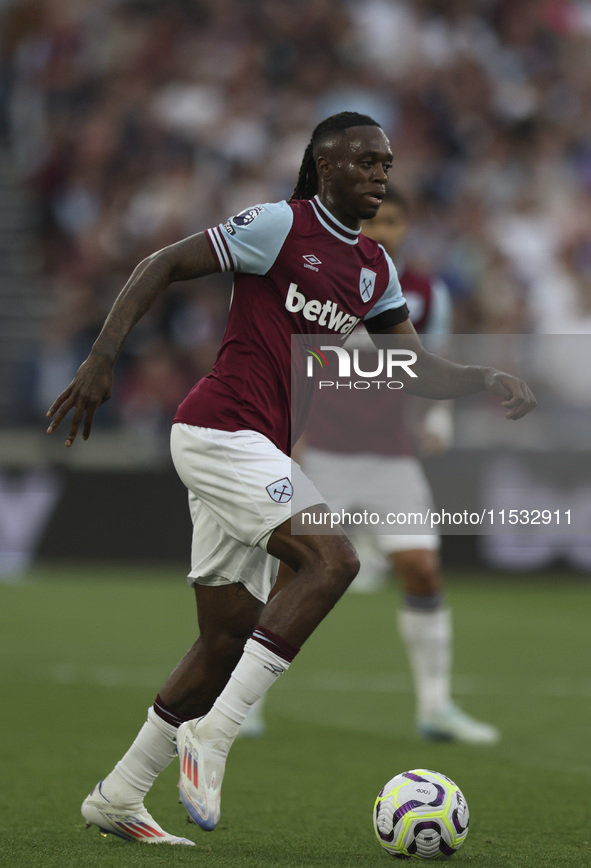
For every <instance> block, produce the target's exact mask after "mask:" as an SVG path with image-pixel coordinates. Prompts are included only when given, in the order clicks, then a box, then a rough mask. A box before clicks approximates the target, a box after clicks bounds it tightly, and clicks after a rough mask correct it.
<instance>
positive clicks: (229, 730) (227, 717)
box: [200, 627, 299, 750]
mask: <svg viewBox="0 0 591 868" xmlns="http://www.w3.org/2000/svg"><path fill="white" fill-rule="evenodd" d="M298 651H299V648H296V647H295V646H294V645H291V644H290V643H289V642H286V641H285V640H284V639H282V638H281V637H280V636H277V635H276V634H274V633H273V632H271V631H270V630H267V629H266V628H265V627H257V628H256V630H255V631H254V633H253V634H252V636H251V638H250V639H248V641H247V642H246V645H245V646H244V652H243V654H242V657H241V658H240V660H239V661H238V664H237V665H236V668H235V669H234V671H233V673H232V675H231V676H230V680H229V681H228V683H227V685H226V686H225V688H224V689H223V691H222V692H221V694H220V695H219V696H218V698H217V699H216V701H215V702H214V704H213V708H212V709H211V711H210V712H209V713H208V714H207V715H206V716H205V718H203V720H202V722H201V724H200V732H201V736H202V738H205V739H207V738H208V736H210V735H211V737H212V738H215V740H216V741H219V742H220V745H219V747H220V748H221V749H222V750H223V749H226V750H229V749H230V746H231V744H232V742H233V741H234V739H235V737H236V735H237V734H238V730H239V728H240V725H241V724H242V723H243V721H244V719H245V717H246V715H247V714H248V712H249V710H250V708H251V707H252V705H254V703H255V702H256V701H257V699H259V698H260V697H261V696H263V695H264V694H265V693H266V692H267V690H268V689H269V687H270V686H271V685H272V684H274V682H275V681H276V680H277V678H278V677H279V676H280V675H281V674H282V673H283V672H285V671H286V670H287V669H288V668H289V665H290V663H291V662H292V660H293V658H294V657H295V655H296V654H297V653H298Z"/></svg>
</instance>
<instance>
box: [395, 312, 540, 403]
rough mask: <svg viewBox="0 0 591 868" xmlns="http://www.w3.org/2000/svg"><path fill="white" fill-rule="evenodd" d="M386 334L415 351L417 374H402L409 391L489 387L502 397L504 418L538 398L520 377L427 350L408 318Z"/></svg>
mask: <svg viewBox="0 0 591 868" xmlns="http://www.w3.org/2000/svg"><path fill="white" fill-rule="evenodd" d="M385 333H386V334H395V335H400V336H403V343H402V344H401V346H404V348H405V349H410V350H412V351H413V352H415V353H416V354H417V361H416V363H415V364H414V365H413V371H414V372H415V373H416V375H417V376H416V377H405V379H404V386H405V388H406V389H407V391H408V392H410V393H411V394H412V395H418V396H420V397H422V398H437V399H445V398H463V397H465V396H466V395H474V394H476V393H477V392H482V391H485V390H486V391H488V392H490V393H491V394H493V395H496V396H497V397H499V398H501V399H502V400H501V406H503V407H505V408H506V410H507V412H506V413H505V418H506V419H511V420H516V419H521V418H522V417H523V416H526V415H527V414H528V413H530V412H531V411H532V410H533V409H534V408H535V407H536V405H537V401H536V399H535V397H534V395H533V393H532V391H531V389H530V388H529V386H528V385H527V383H526V382H525V381H524V380H522V379H521V378H520V377H514V376H513V375H512V374H507V373H505V372H504V371H499V370H497V369H496V368H491V367H486V366H482V365H458V364H456V363H455V362H450V361H449V360H447V359H444V358H442V357H441V356H436V355H434V354H433V353H428V352H427V351H426V350H425V348H424V347H423V346H422V344H421V342H420V339H419V336H418V335H417V333H416V331H415V329H414V326H413V325H412V323H411V322H410V320H406V321H405V322H403V323H400V325H397V326H394V327H392V328H391V329H388V330H387V331H386V332H385Z"/></svg>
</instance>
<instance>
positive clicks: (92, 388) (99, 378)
mask: <svg viewBox="0 0 591 868" xmlns="http://www.w3.org/2000/svg"><path fill="white" fill-rule="evenodd" d="M112 390H113V366H112V364H111V363H110V362H109V361H108V360H107V359H106V358H104V357H102V356H94V357H93V356H92V355H90V356H89V357H88V358H87V359H86V361H85V362H83V363H82V365H80V367H79V368H78V370H77V372H76V375H75V377H74V379H73V380H72V382H71V383H70V385H69V386H68V388H67V389H66V390H65V391H63V392H62V393H61V395H60V396H59V397H58V398H56V400H55V401H54V403H53V404H52V405H51V407H50V408H49V410H48V411H47V414H46V415H47V416H48V417H51V416H55V418H54V419H53V421H52V422H51V424H50V425H49V427H48V429H47V434H53V432H54V431H55V429H56V428H58V427H59V425H60V424H61V422H62V420H63V419H64V417H65V416H66V415H67V414H68V413H69V412H70V410H72V409H74V415H73V416H72V422H71V424H70V431H69V433H68V437H67V439H66V446H68V447H69V446H72V445H73V443H74V440H75V439H76V435H77V434H78V429H79V428H80V425H81V423H82V421H83V420H84V426H83V428H82V439H83V440H88V438H89V437H90V431H91V429H92V423H93V421H94V414H95V413H96V411H97V409H98V408H99V407H100V405H101V404H104V403H105V401H108V400H109V398H110V397H111V393H112Z"/></svg>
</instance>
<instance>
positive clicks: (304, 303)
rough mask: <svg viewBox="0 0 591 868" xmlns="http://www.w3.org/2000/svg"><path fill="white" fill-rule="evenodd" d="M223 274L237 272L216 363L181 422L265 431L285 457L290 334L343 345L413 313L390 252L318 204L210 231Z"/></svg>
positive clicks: (257, 211) (181, 412)
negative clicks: (326, 337)
mask: <svg viewBox="0 0 591 868" xmlns="http://www.w3.org/2000/svg"><path fill="white" fill-rule="evenodd" d="M206 235H207V239H208V241H209V243H210V245H211V248H212V250H213V252H214V255H215V257H216V260H217V263H218V268H219V270H220V271H221V272H223V271H233V272H234V273H235V278H234V288H233V292H232V302H231V305H230V311H229V315H228V322H227V325H226V330H225V333H224V337H223V341H222V345H221V347H220V350H219V353H218V356H217V359H216V362H215V365H214V367H213V370H212V371H211V373H210V374H208V375H207V376H206V377H203V379H201V380H199V382H198V383H197V384H196V385H195V386H194V387H193V389H192V390H191V391H190V393H189V395H188V396H187V398H186V399H185V400H184V401H183V402H182V404H181V405H180V407H179V409H178V411H177V414H176V416H175V420H174V421H175V422H185V423H187V424H189V425H200V426H203V427H207V428H218V429H221V430H224V431H239V430H242V429H248V430H254V431H259V432H260V433H262V434H264V435H265V436H266V437H268V438H269V439H270V440H271V441H272V442H273V443H275V445H276V446H278V448H279V449H281V450H282V451H284V452H286V453H289V451H290V446H291V443H290V430H291V419H292V410H293V412H294V414H296V413H301V412H303V411H302V408H292V406H291V361H292V360H291V336H292V335H293V334H299V335H310V336H314V335H318V334H334V335H339V336H342V337H343V339H344V338H345V337H346V336H347V335H348V334H350V332H351V331H352V330H353V329H354V328H355V326H356V325H357V324H358V323H359V322H360V321H362V320H363V322H364V324H365V325H366V326H367V328H368V330H370V331H372V330H373V331H379V330H382V329H385V328H388V327H390V326H394V325H396V324H398V323H400V322H402V321H403V320H405V319H406V318H407V317H408V309H407V307H406V303H405V299H404V296H403V295H402V290H401V288H400V283H399V280H398V276H397V274H396V268H395V267H394V264H393V262H392V260H391V259H390V257H389V256H388V255H387V253H386V252H385V251H384V249H383V248H382V247H381V246H380V245H378V244H376V242H375V241H372V240H370V239H369V238H366V237H365V236H364V235H362V234H361V232H360V231H359V230H358V231H354V230H351V229H348V228H347V227H346V226H344V225H343V224H342V223H340V222H339V221H337V220H336V219H335V218H334V217H333V216H332V215H331V214H330V212H329V211H328V210H327V209H326V208H325V207H324V206H323V205H322V204H321V202H320V201H319V199H318V198H317V197H315V198H314V199H311V200H307V199H301V200H295V201H292V202H285V201H283V202H277V203H272V204H264V205H256V206H254V207H252V208H248V209H246V210H245V211H242V212H241V213H240V214H238V215H237V216H235V217H232V218H231V219H230V220H228V222H227V223H221V224H220V225H219V226H216V227H215V228H212V229H208V230H207V231H206Z"/></svg>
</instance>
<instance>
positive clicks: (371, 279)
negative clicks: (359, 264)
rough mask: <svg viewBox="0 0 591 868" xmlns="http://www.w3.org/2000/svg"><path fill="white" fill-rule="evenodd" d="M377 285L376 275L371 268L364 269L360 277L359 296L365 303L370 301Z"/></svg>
mask: <svg viewBox="0 0 591 868" xmlns="http://www.w3.org/2000/svg"><path fill="white" fill-rule="evenodd" d="M375 285H376V273H375V271H370V269H369V268H362V269H361V274H360V275H359V294H360V295H361V298H362V299H363V301H369V300H370V298H371V297H372V295H373V291H374V289H375Z"/></svg>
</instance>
